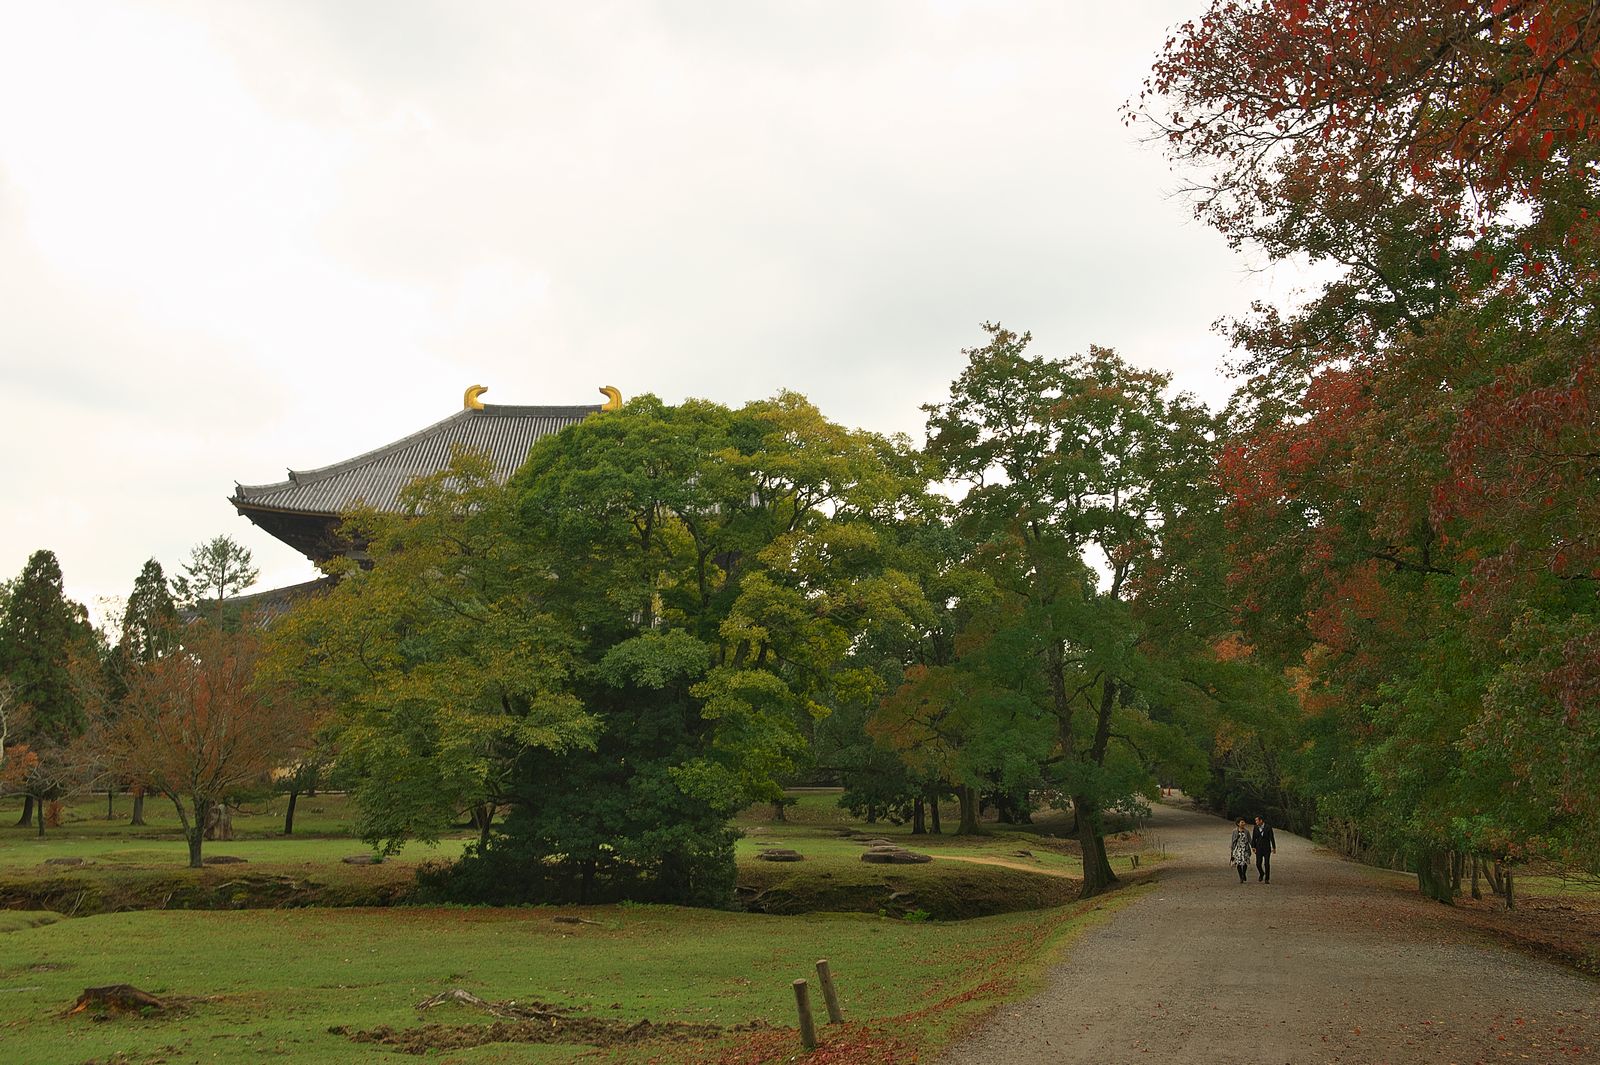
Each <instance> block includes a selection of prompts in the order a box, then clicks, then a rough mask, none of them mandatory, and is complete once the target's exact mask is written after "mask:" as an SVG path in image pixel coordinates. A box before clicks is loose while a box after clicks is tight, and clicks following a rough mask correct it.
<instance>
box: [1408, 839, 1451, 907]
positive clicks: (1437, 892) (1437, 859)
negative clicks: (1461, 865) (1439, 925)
mask: <svg viewBox="0 0 1600 1065" xmlns="http://www.w3.org/2000/svg"><path fill="white" fill-rule="evenodd" d="M1454 886H1455V885H1454V882H1453V881H1452V880H1451V878H1450V853H1449V852H1448V851H1442V850H1437V849H1434V848H1429V849H1427V850H1424V851H1422V852H1421V853H1420V854H1419V855H1418V856H1417V889H1418V890H1419V891H1421V892H1422V894H1423V895H1425V896H1427V897H1428V898H1430V899H1432V900H1433V901H1435V902H1442V903H1444V904H1445V905H1446V906H1449V905H1452V904H1453V903H1454V902H1455V891H1454V890H1453V888H1454Z"/></svg>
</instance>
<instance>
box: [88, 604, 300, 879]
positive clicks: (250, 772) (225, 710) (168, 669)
mask: <svg viewBox="0 0 1600 1065" xmlns="http://www.w3.org/2000/svg"><path fill="white" fill-rule="evenodd" d="M258 657H259V640H258V638H257V636H256V634H255V632H254V630H253V627H251V626H246V627H245V628H244V630H242V631H237V632H226V631H224V630H223V629H222V628H221V627H220V626H213V625H209V624H204V623H201V624H198V625H196V626H194V627H193V628H192V629H191V630H190V631H189V632H186V633H185V634H184V646H183V647H182V649H181V650H178V651H176V652H174V653H173V654H169V655H167V656H166V657H164V658H159V659H157V660H155V661H153V662H149V663H147V664H146V665H144V666H143V667H142V668H141V669H139V670H138V671H137V672H136V673H135V674H134V675H133V677H132V679H131V681H130V684H129V689H128V695H127V699H126V701H125V702H124V704H123V707H122V710H121V713H120V715H119V716H118V718H117V720H116V722H115V723H114V724H113V725H112V727H111V733H110V736H109V744H110V746H111V747H112V748H113V751H114V754H115V756H116V757H117V758H118V759H119V760H120V764H121V765H123V766H124V767H125V768H126V771H127V772H128V773H129V774H130V775H132V776H133V777H134V779H136V780H143V781H145V782H146V784H147V786H148V787H149V788H150V790H152V791H155V792H157V793H159V794H162V795H165V796H166V797H167V798H169V799H171V800H172V804H173V806H175V807H176V808H177V810H178V820H179V821H180V822H182V824H183V832H184V836H185V837H186V838H187V839H188V841H189V866H190V868H194V869H198V868H199V867H200V864H201V858H200V846H201V841H202V840H203V839H204V838H205V829H206V818H207V815H208V813H209V811H210V810H211V809H212V807H213V806H215V805H216V804H217V803H220V802H223V801H225V800H226V799H227V797H228V796H229V795H230V794H232V793H234V792H237V791H238V790H239V789H241V788H243V787H245V786H247V785H251V784H254V783H256V782H258V781H260V780H261V779H262V778H264V777H265V776H267V775H268V774H269V773H270V772H271V771H272V770H273V769H274V768H276V767H277V766H278V765H280V764H281V763H282V762H283V761H284V760H285V759H286V758H287V757H288V756H289V754H290V751H291V748H292V746H293V744H294V743H295V741H296V740H297V739H298V738H299V737H300V736H301V735H302V734H303V733H304V732H305V730H306V722H305V721H304V720H303V717H304V715H303V714H302V713H301V712H300V711H299V710H298V709H297V708H296V707H295V705H294V704H293V703H292V702H290V701H288V700H275V699H273V698H272V697H271V695H270V693H268V692H266V691H264V690H263V689H262V688H261V687H260V686H258V685H257V683H256V663H257V660H258Z"/></svg>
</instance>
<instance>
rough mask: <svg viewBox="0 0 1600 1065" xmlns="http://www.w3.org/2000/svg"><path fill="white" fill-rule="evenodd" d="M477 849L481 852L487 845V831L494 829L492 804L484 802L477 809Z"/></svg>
mask: <svg viewBox="0 0 1600 1065" xmlns="http://www.w3.org/2000/svg"><path fill="white" fill-rule="evenodd" d="M477 813H478V817H477V820H478V849H479V850H482V849H483V848H484V847H487V846H488V845H489V829H491V828H492V827H494V803H492V802H486V803H484V804H483V805H482V806H480V807H478V811H477Z"/></svg>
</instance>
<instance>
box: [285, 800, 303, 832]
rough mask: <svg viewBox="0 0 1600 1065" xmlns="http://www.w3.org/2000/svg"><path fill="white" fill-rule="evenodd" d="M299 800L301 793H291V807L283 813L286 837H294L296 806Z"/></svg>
mask: <svg viewBox="0 0 1600 1065" xmlns="http://www.w3.org/2000/svg"><path fill="white" fill-rule="evenodd" d="M299 800H300V793H299V792H298V791H291V792H290V793H289V806H288V808H287V809H286V810H284V811H283V834H284V835H285V836H292V835H294V804H295V803H296V802H298V801H299Z"/></svg>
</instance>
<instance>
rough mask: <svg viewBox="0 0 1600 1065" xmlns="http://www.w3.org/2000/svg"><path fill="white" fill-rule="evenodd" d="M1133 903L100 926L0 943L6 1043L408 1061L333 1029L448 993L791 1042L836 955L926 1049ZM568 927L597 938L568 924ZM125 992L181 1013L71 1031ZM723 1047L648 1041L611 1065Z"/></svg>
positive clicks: (47, 1052)
mask: <svg viewBox="0 0 1600 1065" xmlns="http://www.w3.org/2000/svg"><path fill="white" fill-rule="evenodd" d="M1119 901H1120V900H1118V899H1111V900H1106V901H1104V902H1097V903H1095V904H1089V905H1083V906H1078V907H1071V908H1064V909H1058V910H1050V911H1042V912H1034V913H1028V914H1013V915H1006V916H1000V917H991V918H984V919H980V920H974V921H965V922H959V923H952V924H934V923H929V922H914V921H903V920H893V919H888V918H880V917H872V916H864V915H846V914H834V915H827V914H813V915H809V916H805V917H762V916H757V915H750V914H737V913H726V912H717V911H707V910H688V909H680V908H676V907H657V906H615V907H595V908H587V909H547V908H538V907H536V908H525V909H478V908H463V909H438V908H421V907H418V908H401V909H394V910H326V909H306V910H292V911H270V910H266V911H246V912H234V913H173V912H141V913H121V914H105V915H101V916H95V917H87V918H78V919H74V920H66V921H59V922H56V923H53V924H48V925H44V926H40V927H24V928H21V929H19V930H15V931H8V932H3V933H0V1045H3V1046H4V1047H5V1048H6V1050H5V1055H4V1057H5V1060H7V1061H18V1062H23V1061H26V1062H30V1063H37V1065H51V1063H58V1062H59V1063H62V1065H66V1063H79V1062H84V1061H86V1060H101V1061H104V1060H108V1059H110V1057H111V1056H112V1055H114V1054H118V1053H120V1054H122V1055H125V1058H119V1059H116V1060H119V1061H121V1060H126V1061H129V1062H140V1061H155V1060H162V1061H166V1062H172V1063H180V1062H202V1061H205V1062H209V1061H229V1062H238V1061H266V1060H274V1059H281V1060H288V1061H294V1062H304V1063H318V1062H325V1063H329V1065H332V1063H344V1062H368V1061H371V1062H378V1061H394V1060H396V1058H395V1056H394V1053H393V1052H392V1051H388V1050H383V1049H378V1048H374V1047H372V1046H370V1045H363V1044H357V1043H354V1042H352V1041H350V1040H349V1039H348V1038H347V1036H345V1035H342V1034H334V1033H331V1032H330V1031H329V1029H330V1028H335V1027H343V1028H348V1029H353V1030H359V1029H370V1028H373V1027H375V1026H378V1025H389V1026H393V1027H395V1028H405V1027H410V1026H414V1025H417V1024H418V1023H419V1017H418V1014H417V1013H416V1011H415V1009H414V1005H415V1003H417V1002H418V1001H420V1000H421V999H423V998H425V997H427V996H429V995H432V994H434V993H436V992H439V991H442V990H445V989H447V988H451V987H462V988H465V989H467V990H469V991H471V992H473V993H475V994H477V995H479V996H481V997H482V998H484V999H488V1000H491V1001H499V1000H513V999H514V1000H519V1001H523V1002H526V1001H529V1000H538V1001H542V1002H546V1003H552V1004H555V1005H557V1006H560V1007H563V1008H569V1009H572V1010H575V1011H579V1012H581V1013H583V1014H586V1015H596V1016H604V1017H617V1018H622V1019H625V1020H629V1021H632V1020H635V1019H640V1018H648V1019H650V1020H651V1021H652V1022H656V1023H659V1022H662V1021H669V1020H676V1021H695V1022H709V1023H712V1024H716V1025H722V1026H728V1025H734V1024H741V1023H748V1022H751V1021H763V1022H766V1023H767V1024H771V1025H777V1026H791V1025H792V1024H793V1018H792V1014H793V994H792V991H791V988H790V983H791V981H793V980H794V979H796V978H798V977H808V976H812V975H813V974H812V973H811V963H812V962H813V961H814V960H815V959H816V958H818V957H824V956H825V957H828V958H829V959H830V960H831V962H832V966H833V970H834V973H835V975H836V979H837V980H838V983H839V985H840V989H841V994H842V997H843V1000H844V1006H845V1009H846V1011H847V1014H848V1017H849V1019H851V1020H854V1021H866V1022H872V1023H875V1024H876V1025H878V1026H880V1027H881V1030H882V1031H883V1032H884V1033H886V1037H893V1038H897V1039H900V1040H902V1041H904V1042H905V1043H907V1044H908V1045H910V1046H921V1047H927V1046H931V1045H934V1044H937V1043H939V1042H940V1041H942V1040H943V1039H945V1038H947V1037H948V1035H949V1033H950V1032H951V1030H952V1026H953V1025H958V1024H960V1023H961V1021H962V1020H963V1019H967V1018H970V1017H971V1016H973V1014H974V1013H975V1012H976V1011H978V1010H981V1009H983V1008H985V1007H987V1006H990V1005H993V1004H994V1003H995V1002H997V1001H999V1000H1000V999H1001V997H1002V996H1003V995H1005V994H1006V993H1007V992H1014V991H1015V990H1016V989H1017V988H1018V987H1020V986H1028V985H1029V982H1030V981H1031V980H1032V979H1033V978H1034V977H1035V976H1036V974H1037V973H1038V971H1039V969H1040V967H1041V965H1042V962H1043V961H1044V959H1045V958H1046V956H1047V955H1048V954H1049V953H1050V952H1051V951H1053V950H1054V949H1055V948H1056V947H1057V946H1058V945H1059V944H1060V943H1061V942H1062V941H1063V937H1064V936H1065V935H1066V934H1067V933H1069V932H1070V931H1072V930H1073V929H1074V928H1076V927H1079V926H1081V925H1082V924H1083V922H1085V921H1092V920H1097V919H1099V918H1100V916H1101V915H1102V914H1104V913H1106V912H1109V910H1110V909H1111V908H1112V907H1114V906H1116V905H1117V904H1118V903H1119ZM558 915H559V916H563V917H582V918H584V919H585V920H588V921H594V922H597V923H595V924H571V923H558V922H557V921H555V920H552V918H553V917H555V916H558ZM18 916H19V917H26V916H27V915H18ZM124 982H125V983H131V984H134V985H136V986H138V987H140V988H142V989H144V990H146V991H149V992H152V993H154V994H156V995H158V996H177V997H181V998H183V999H186V1000H188V1005H187V1007H186V1008H187V1012H186V1013H185V1014H183V1015H181V1016H177V1017H173V1018H170V1019H140V1018H137V1017H134V1018H121V1019H117V1020H111V1021H96V1020H92V1019H89V1018H88V1017H86V1016H83V1015H80V1016H75V1017H68V1016H63V1010H64V1009H65V1008H67V1007H68V1006H70V1005H71V1004H72V1002H73V1000H74V999H75V998H76V996H77V995H78V993H79V992H80V991H81V990H82V989H83V988H84V987H86V986H95V985H103V984H110V983H124ZM819 1009H820V1002H819ZM919 1011H923V1012H920V1013H919ZM440 1012H443V1013H445V1014H446V1015H445V1016H443V1017H437V1016H434V1015H433V1014H430V1015H429V1016H428V1018H427V1019H428V1020H429V1021H443V1022H444V1023H447V1024H452V1025H457V1024H460V1025H466V1024H481V1023H483V1022H484V1019H483V1018H482V1017H481V1016H480V1015H478V1014H476V1013H474V1012H472V1011H469V1010H467V1009H466V1008H465V1007H455V1006H452V1007H447V1008H446V1010H445V1011H440ZM741 1041H743V1042H751V1041H754V1042H756V1043H758V1044H761V1045H767V1044H772V1045H775V1046H776V1047H780V1048H785V1049H792V1041H791V1039H790V1038H789V1037H787V1036H784V1035H781V1034H779V1035H774V1034H772V1033H757V1034H756V1035H743V1036H732V1037H729V1038H728V1039H725V1040H722V1041H720V1042H717V1043H715V1044H714V1047H715V1048H720V1049H719V1050H718V1051H717V1052H720V1050H721V1049H726V1048H727V1047H729V1046H732V1045H735V1044H737V1043H739V1042H741ZM589 1049H591V1048H588V1047H584V1046H570V1045H569V1046H524V1045H512V1044H506V1043H498V1044H491V1045H487V1046H480V1047H476V1048H473V1049H469V1050H460V1051H452V1052H450V1053H448V1054H446V1055H444V1056H443V1058H442V1059H438V1060H447V1061H456V1062H474V1063H476V1062H533V1061H566V1060H571V1059H572V1058H573V1057H575V1056H576V1055H577V1054H579V1053H582V1052H584V1051H586V1050H589ZM717 1052H714V1048H713V1046H707V1045H704V1044H701V1045H697V1046H696V1045H682V1044H646V1045H643V1046H639V1047H634V1048H631V1049H626V1050H617V1051H611V1052H607V1053H606V1054H604V1055H602V1057H601V1060H612V1061H630V1062H631V1061H640V1062H642V1061H646V1060H652V1059H657V1058H663V1057H664V1059H665V1060H670V1061H696V1060H707V1056H708V1055H709V1056H710V1058H711V1059H712V1060H714V1059H715V1057H716V1056H717ZM745 1060H752V1059H748V1058H746V1059H745ZM753 1060H762V1059H761V1057H760V1056H757V1057H756V1058H755V1059H753ZM868 1060H870V1059H868Z"/></svg>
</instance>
